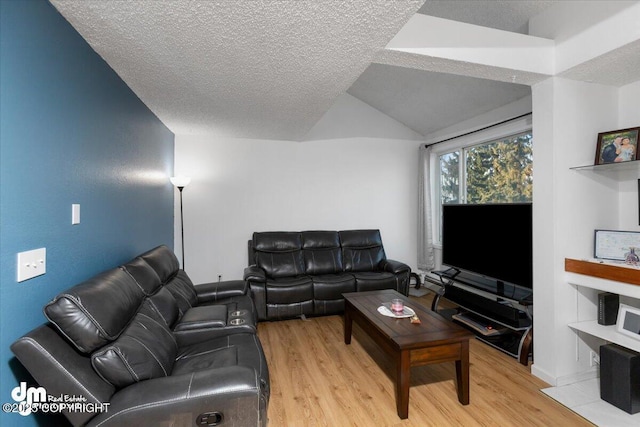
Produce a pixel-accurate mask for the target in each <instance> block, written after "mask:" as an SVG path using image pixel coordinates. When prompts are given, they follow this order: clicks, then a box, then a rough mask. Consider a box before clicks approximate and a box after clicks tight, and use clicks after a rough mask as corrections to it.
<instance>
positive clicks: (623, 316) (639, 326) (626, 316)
mask: <svg viewBox="0 0 640 427" xmlns="http://www.w3.org/2000/svg"><path fill="white" fill-rule="evenodd" d="M616 329H617V330H618V332H620V333H621V334H624V335H626V336H628V337H631V338H635V339H637V340H640V309H639V308H635V307H631V306H630V305H626V304H620V309H619V310H618V321H617V322H616Z"/></svg>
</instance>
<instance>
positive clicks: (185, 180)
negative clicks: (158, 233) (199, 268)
mask: <svg viewBox="0 0 640 427" xmlns="http://www.w3.org/2000/svg"><path fill="white" fill-rule="evenodd" d="M170 180H171V183H172V184H173V185H174V186H175V187H176V188H177V189H178V191H180V236H181V237H182V246H181V249H180V252H181V253H182V269H183V270H184V214H183V210H182V190H184V187H186V186H187V185H188V184H189V183H190V182H191V178H189V177H186V176H172V177H171V178H170Z"/></svg>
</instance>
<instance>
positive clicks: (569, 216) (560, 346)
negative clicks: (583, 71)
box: [532, 78, 637, 385]
mask: <svg viewBox="0 0 640 427" xmlns="http://www.w3.org/2000/svg"><path fill="white" fill-rule="evenodd" d="M532 91H533V92H532V93H533V113H534V119H533V123H534V140H535V143H534V176H535V181H534V194H533V203H534V224H533V225H534V236H535V237H534V355H535V360H534V365H533V367H532V373H533V374H535V375H536V376H539V377H541V378H543V379H544V380H546V381H547V382H549V383H551V384H554V385H558V384H563V383H567V382H572V380H574V379H575V378H576V377H577V376H579V375H580V373H581V372H583V371H585V370H588V367H589V363H588V350H589V348H588V347H587V346H586V345H585V344H584V342H583V341H582V340H581V339H580V338H579V337H578V335H576V334H575V333H574V332H572V331H571V329H570V328H569V327H567V323H570V322H574V321H576V320H578V315H579V313H578V299H579V298H580V296H579V295H578V291H577V290H576V289H575V288H574V287H572V286H570V285H569V284H567V283H566V280H565V278H564V259H565V258H567V257H569V258H588V257H591V256H592V253H593V231H594V229H596V228H605V229H618V228H625V227H628V226H630V224H627V223H626V222H622V221H621V218H620V216H619V214H618V212H617V209H616V207H617V206H618V201H619V197H620V196H619V193H618V183H617V181H616V180H614V179H611V178H609V177H607V176H602V175H600V174H595V173H593V172H578V171H575V170H570V168H571V167H574V166H581V165H589V164H593V159H594V157H595V148H596V141H597V134H598V133H599V132H603V131H606V130H613V129H616V127H617V126H618V102H619V100H618V89H617V88H615V87H610V86H603V85H597V84H590V83H583V82H577V81H572V80H566V79H562V78H552V79H548V80H546V81H544V82H542V83H539V84H537V85H534V86H533V87H532ZM636 201H637V199H636Z"/></svg>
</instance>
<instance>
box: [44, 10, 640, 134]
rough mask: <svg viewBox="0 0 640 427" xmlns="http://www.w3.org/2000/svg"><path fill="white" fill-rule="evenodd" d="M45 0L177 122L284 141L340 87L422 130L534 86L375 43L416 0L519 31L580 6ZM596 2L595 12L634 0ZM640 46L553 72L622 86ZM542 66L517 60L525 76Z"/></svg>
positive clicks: (639, 74) (391, 32) (532, 76)
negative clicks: (525, 67)
mask: <svg viewBox="0 0 640 427" xmlns="http://www.w3.org/2000/svg"><path fill="white" fill-rule="evenodd" d="M50 1H51V2H52V3H53V5H54V6H55V7H56V8H57V9H58V10H59V11H60V12H61V14H62V15H63V16H64V17H65V18H66V19H67V20H68V21H69V22H70V23H71V24H72V25H73V26H74V27H75V28H76V29H77V30H78V32H79V33H80V34H81V35H82V36H83V37H84V38H85V39H86V40H87V41H88V42H89V44H90V45H91V46H92V47H93V48H94V50H95V51H96V52H98V54H100V55H101V56H102V57H103V58H104V59H105V60H106V61H107V63H108V64H109V65H110V66H111V67H112V68H113V69H114V70H115V71H116V72H117V73H118V74H119V75H120V76H121V77H122V79H123V80H124V81H125V82H126V83H127V84H128V85H129V87H131V89H132V90H133V91H134V92H135V93H136V94H137V95H138V96H139V97H140V99H142V101H143V102H144V103H145V104H146V105H147V106H148V107H149V108H150V109H151V110H152V111H153V112H154V113H155V114H156V115H157V116H158V117H159V118H160V119H161V120H162V121H163V122H164V123H165V124H166V125H167V126H168V127H169V129H171V130H172V131H173V132H174V133H176V134H191V133H198V134H202V133H207V134H212V135H219V136H229V137H240V138H257V139H283V140H302V139H304V137H305V135H306V134H307V132H308V131H309V130H310V129H311V128H312V127H313V126H314V125H315V124H316V123H317V122H318V121H319V119H320V118H321V117H322V116H323V114H324V113H325V112H327V110H328V109H329V108H330V107H331V106H332V105H333V104H334V102H335V101H336V100H337V99H338V97H339V96H340V95H342V94H343V93H345V92H348V93H349V94H351V95H353V96H354V97H356V98H359V99H360V100H362V101H364V102H366V103H368V104H369V105H371V106H372V107H374V108H376V109H377V110H379V111H382V112H383V113H385V114H387V115H389V116H390V117H393V118H395V119H396V120H398V121H399V122H401V123H404V124H405V125H406V126H408V127H409V128H411V129H413V130H414V131H416V132H418V133H420V134H422V135H427V134H428V133H431V132H434V131H437V130H439V129H442V128H444V127H446V126H448V125H451V124H454V123H457V122H460V121H462V120H465V119H468V118H470V117H471V116H473V115H477V114H482V113H484V112H487V111H489V110H491V109H493V108H496V107H498V106H500V105H504V104H506V103H508V102H511V101H514V100H516V99H520V98H522V97H523V96H526V95H527V94H529V93H530V90H529V88H528V87H526V86H523V85H520V84H512V83H510V82H511V81H512V76H513V70H509V69H506V68H504V69H502V68H499V67H478V66H477V65H476V64H473V63H467V62H464V61H453V60H448V59H445V58H440V57H433V58H425V57H424V56H423V57H420V55H413V54H406V53H401V52H397V51H393V50H389V49H384V48H385V46H386V45H387V43H388V42H389V41H390V40H391V39H392V38H393V37H394V36H395V35H396V34H397V33H398V32H399V31H400V29H401V28H402V27H403V26H404V24H405V23H406V22H407V20H409V19H410V18H411V16H413V15H414V14H415V13H416V12H418V11H419V13H422V14H426V15H432V16H435V17H439V18H444V19H450V20H454V21H461V22H465V23H469V24H474V25H480V26H486V27H491V28H496V29H499V30H504V31H512V32H520V33H526V32H527V28H528V22H529V20H530V19H531V18H533V17H536V16H538V18H539V19H546V18H545V14H551V13H552V12H553V10H548V11H547V9H549V8H550V7H554V9H556V8H565V9H566V8H569V9H571V8H573V9H576V10H579V9H580V5H579V3H573V2H563V1H559V0H555V1H543V0H511V1H504V0H492V1H483V0H471V1H469V0H446V1H438V0H427V1H426V2H424V0H392V1H372V0H255V1H249V0H242V1H241V0H237V1H234V0H208V1H192V0H170V1H162V0H129V1H104V0H50ZM423 3H424V4H423ZM600 3H602V4H601V5H600V6H599V7H600V11H601V12H602V13H601V14H596V15H599V16H603V17H604V16H607V14H612V13H617V12H619V11H620V10H621V8H624V7H628V4H635V3H636V2H614V3H615V4H616V5H618V4H619V5H618V6H615V7H610V5H609V4H607V2H600ZM575 16H576V17H577V18H578V19H576V20H575V21H576V22H577V24H576V25H577V26H576V25H574V23H569V24H570V25H565V26H562V27H563V28H564V30H563V31H565V30H566V31H565V32H568V34H553V33H550V34H544V35H543V36H544V37H549V38H553V39H556V36H557V37H559V38H563V39H566V38H567V37H570V36H571V34H576V33H578V32H580V31H582V30H584V28H586V27H588V26H589V25H592V24H593V22H591V21H589V22H587V21H585V20H584V19H582V16H581V14H580V13H576V14H575ZM538 18H534V19H538ZM594 19H595V18H594ZM638 58H640V43H638V42H634V43H630V44H629V45H628V46H625V47H622V48H620V49H616V50H615V51H612V52H609V53H607V54H605V55H602V56H600V57H597V58H594V59H593V60H591V61H587V62H585V63H583V64H579V65H578V66H576V67H574V68H572V69H570V70H567V71H565V72H564V73H562V76H563V77H566V78H573V79H578V80H584V81H594V82H599V83H604V84H611V85H615V86H621V85H624V84H627V83H631V82H633V81H637V80H638V79H640V64H639V63H638V61H639V60H638ZM612 69H613V70H615V72H613V73H612V72H611V70H612ZM445 73H446V74H445ZM463 76H464V77H463ZM545 78H548V75H542V74H537V73H534V72H519V73H518V83H521V84H524V85H531V84H534V83H537V82H539V81H541V80H543V79H545ZM484 79H486V80H484Z"/></svg>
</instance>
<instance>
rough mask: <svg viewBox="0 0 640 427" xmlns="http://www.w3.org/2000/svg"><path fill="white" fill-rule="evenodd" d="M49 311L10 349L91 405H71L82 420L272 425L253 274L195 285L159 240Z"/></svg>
mask: <svg viewBox="0 0 640 427" xmlns="http://www.w3.org/2000/svg"><path fill="white" fill-rule="evenodd" d="M44 312H45V315H46V317H47V318H48V319H49V321H50V323H48V324H45V325H42V326H40V327H38V328H36V329H35V330H33V331H31V332H29V333H28V334H27V335H25V336H24V337H22V338H20V339H18V340H17V341H16V342H15V343H13V344H12V346H11V350H12V351H13V353H14V354H15V355H16V356H17V358H18V359H19V361H20V362H21V363H22V364H23V365H24V366H25V367H26V368H27V370H28V371H29V372H30V373H31V374H32V375H33V377H34V378H35V380H36V381H37V382H38V384H39V386H41V387H44V388H45V389H46V392H47V394H48V395H52V396H74V399H75V400H74V402H81V403H82V404H85V406H83V407H82V408H78V407H76V408H75V409H68V410H65V411H62V412H63V413H64V415H65V416H66V417H67V418H68V419H69V421H70V422H71V423H72V424H73V425H74V426H80V425H89V426H162V425H165V426H194V425H234V426H236V425H237V426H265V425H266V424H267V405H268V401H269V372H268V368H267V363H266V360H265V357H264V353H263V350H262V346H261V344H260V341H259V340H258V337H257V336H256V333H255V332H256V327H255V325H256V312H255V308H254V304H253V302H252V300H251V298H250V296H249V295H248V294H247V287H246V284H245V282H244V281H232V282H220V283H210V284H204V285H199V286H197V287H194V285H193V284H192V282H191V280H190V279H189V277H188V276H187V274H186V273H185V272H184V271H183V270H180V269H179V264H178V260H177V259H176V257H175V255H174V254H173V252H171V251H170V250H169V249H168V248H167V247H166V246H160V247H157V248H155V249H153V250H151V251H149V252H147V253H145V254H142V255H140V256H138V257H136V258H135V259H133V260H131V261H130V262H128V263H126V264H124V265H122V266H120V267H118V268H114V269H111V270H108V271H106V272H104V273H102V274H99V275H97V276H95V277H93V278H91V279H89V280H87V281H85V282H83V283H81V284H79V285H77V286H74V287H72V288H70V289H68V290H66V291H65V292H62V293H60V294H59V295H58V296H56V297H55V299H54V300H53V301H51V302H50V303H49V304H47V306H46V307H45V308H44ZM86 404H91V405H90V406H87V405H86ZM105 404H106V405H105ZM78 409H80V410H78ZM83 409H84V410H83ZM105 409H106V410H105Z"/></svg>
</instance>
